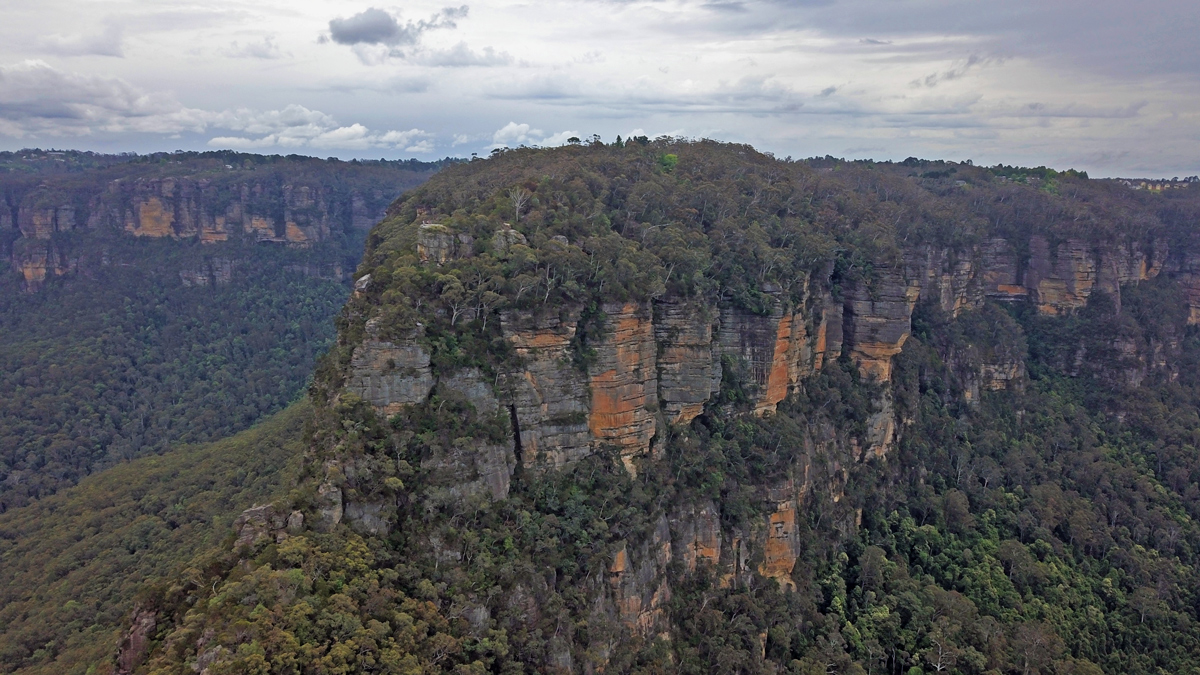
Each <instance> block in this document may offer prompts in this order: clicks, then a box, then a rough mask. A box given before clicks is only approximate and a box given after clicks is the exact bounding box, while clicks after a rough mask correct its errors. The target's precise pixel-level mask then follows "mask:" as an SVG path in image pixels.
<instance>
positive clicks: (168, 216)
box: [0, 153, 433, 290]
mask: <svg viewBox="0 0 1200 675" xmlns="http://www.w3.org/2000/svg"><path fill="white" fill-rule="evenodd" d="M171 157H172V159H171V160H170V161H149V160H151V159H152V158H144V159H139V158H137V157H132V158H128V159H124V160H123V161H115V160H114V161H112V162H110V163H109V164H110V165H109V166H105V167H102V168H98V169H95V170H94V171H91V172H84V173H82V174H67V175H60V174H52V175H46V176H38V175H37V174H36V173H34V174H32V175H24V174H17V175H14V174H11V173H9V174H0V187H3V191H4V201H5V203H4V205H5V206H6V207H7V209H5V211H6V212H5V213H4V214H3V217H0V234H3V235H5V238H4V239H3V241H4V242H5V244H6V245H7V244H8V242H11V241H12V240H13V238H15V239H16V240H17V244H19V245H16V244H14V245H12V246H11V247H8V246H6V249H7V250H5V254H6V255H10V257H11V260H12V263H13V266H14V267H15V268H16V269H18V270H19V271H20V272H21V274H22V276H23V277H24V280H25V285H26V287H27V288H28V289H30V290H34V289H36V288H37V287H38V286H39V285H40V284H41V283H43V282H44V280H45V279H46V278H47V277H54V276H61V275H64V274H68V273H72V272H76V271H80V267H79V265H78V264H66V263H60V262H57V261H60V260H68V259H69V260H72V261H75V262H76V263H80V264H82V265H83V270H84V271H86V270H87V269H88V268H89V267H95V266H97V265H101V264H108V262H106V261H105V259H104V258H103V256H91V255H88V254H90V253H92V252H94V249H95V240H97V239H101V240H103V239H111V238H114V237H134V238H148V239H167V240H177V241H181V242H198V243H200V244H203V245H205V247H206V248H209V247H216V248H220V247H219V246H217V245H218V244H222V243H225V242H232V243H247V244H254V243H261V244H264V245H271V244H275V245H284V246H287V247H291V248H301V249H307V248H311V247H313V246H320V245H329V244H330V243H331V242H332V243H333V245H335V246H336V245H339V240H340V239H342V238H344V237H349V238H350V239H361V237H362V236H365V233H366V230H367V229H368V228H369V227H370V226H371V225H373V224H374V223H376V222H378V220H379V219H380V218H381V217H382V216H383V215H384V211H385V209H386V207H387V205H388V203H389V202H390V201H391V200H392V199H394V198H395V197H396V196H397V195H398V194H399V193H400V192H401V191H402V190H403V189H404V188H405V187H410V186H412V185H415V184H417V183H419V182H420V181H421V180H422V179H423V178H424V177H425V176H426V175H427V174H428V172H429V169H430V168H433V167H419V166H418V167H413V168H414V169H417V170H416V171H408V170H406V169H404V168H402V167H391V166H388V165H387V164H384V165H379V166H373V165H367V164H342V163H339V162H333V163H332V165H330V166H326V163H325V162H321V161H313V160H306V159H303V158H289V159H284V158H258V157H255V158H254V159H249V157H250V156H245V157H243V156H240V155H235V156H231V157H229V158H227V160H225V161H230V162H231V163H230V164H225V161H223V160H220V159H218V158H215V157H212V156H210V155H203V154H202V155H197V154H196V153H177V154H175V155H172V156H171ZM159 159H161V157H160V158H159ZM264 160H265V161H264ZM422 169H424V171H421V170H422ZM335 172H336V173H337V176H336V178H335V177H334V176H333V175H332V174H333V173H335ZM92 258H96V259H95V260H93V259H92ZM185 272H187V271H186V270H185ZM326 273H327V272H323V274H326ZM189 274H190V272H189ZM186 276H187V274H185V277H186Z"/></svg>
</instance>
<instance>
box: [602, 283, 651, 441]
mask: <svg viewBox="0 0 1200 675" xmlns="http://www.w3.org/2000/svg"><path fill="white" fill-rule="evenodd" d="M604 311H605V313H606V314H607V316H608V320H607V321H606V325H605V327H604V338H603V340H601V342H600V343H599V344H597V345H596V362H595V364H593V366H592V367H591V368H589V373H590V379H589V382H588V384H589V386H590V388H591V394H592V397H591V405H590V406H589V410H588V430H589V431H590V432H591V434H592V438H593V439H595V442H596V443H598V444H611V445H615V446H617V447H618V448H620V450H621V453H622V454H623V455H633V454H641V453H643V452H645V451H646V449H648V448H649V447H650V441H651V439H653V438H654V434H655V432H656V429H657V427H656V419H655V418H656V416H655V412H656V411H657V409H658V401H657V400H656V399H657V392H658V372H657V368H656V367H655V366H656V364H655V359H656V356H657V346H656V344H655V342H654V326H653V323H652V322H651V316H650V310H649V308H647V307H643V306H639V305H636V304H625V305H605V306H604Z"/></svg>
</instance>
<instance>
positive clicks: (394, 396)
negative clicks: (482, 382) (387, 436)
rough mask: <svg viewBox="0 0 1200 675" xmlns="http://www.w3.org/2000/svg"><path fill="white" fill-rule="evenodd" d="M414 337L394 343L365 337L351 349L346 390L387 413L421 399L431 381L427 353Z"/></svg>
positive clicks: (427, 390) (371, 331)
mask: <svg viewBox="0 0 1200 675" xmlns="http://www.w3.org/2000/svg"><path fill="white" fill-rule="evenodd" d="M374 332H375V331H373V330H370V329H368V334H371V333H374ZM418 338H419V334H417V333H415V332H414V333H413V334H411V335H410V336H409V337H408V338H406V339H404V340H401V341H398V342H391V341H387V340H381V339H378V338H377V337H370V338H368V339H367V340H366V341H365V342H363V343H362V344H361V345H359V346H358V348H357V349H355V350H354V356H353V358H352V359H351V361H350V374H349V380H348V382H347V384H346V389H347V390H348V391H350V392H351V393H354V394H356V395H358V396H359V397H361V398H362V399H363V400H364V401H367V402H368V403H370V404H371V405H373V406H375V408H377V409H378V410H380V411H381V412H382V413H383V414H384V415H388V416H390V415H394V414H396V413H397V412H399V411H400V410H401V408H403V407H404V406H406V405H411V404H413V403H420V402H421V401H424V400H425V399H426V398H427V397H428V396H429V392H430V391H432V390H433V384H434V380H433V372H432V370H431V369H430V367H429V352H428V351H426V349H425V347H424V346H423V345H422V344H421V343H420V340H419V339H418Z"/></svg>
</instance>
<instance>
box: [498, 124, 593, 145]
mask: <svg viewBox="0 0 1200 675" xmlns="http://www.w3.org/2000/svg"><path fill="white" fill-rule="evenodd" d="M578 135H579V132H578V131H560V132H558V133H556V134H550V135H549V136H547V135H545V133H544V132H542V130H541V129H534V128H533V127H531V126H529V125H528V124H517V123H516V122H509V123H508V124H506V125H504V126H503V127H501V128H500V129H497V130H496V132H495V133H493V134H492V145H491V146H490V147H492V148H501V147H511V146H514V145H537V146H555V145H563V144H564V143H566V142H567V139H568V138H571V137H573V136H578Z"/></svg>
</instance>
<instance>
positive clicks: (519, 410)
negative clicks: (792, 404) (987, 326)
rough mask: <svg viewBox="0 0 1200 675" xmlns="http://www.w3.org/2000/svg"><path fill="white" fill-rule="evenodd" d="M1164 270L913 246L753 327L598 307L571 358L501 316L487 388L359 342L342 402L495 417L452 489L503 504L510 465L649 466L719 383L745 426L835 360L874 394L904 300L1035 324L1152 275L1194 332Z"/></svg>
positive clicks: (447, 236)
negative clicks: (497, 442)
mask: <svg viewBox="0 0 1200 675" xmlns="http://www.w3.org/2000/svg"><path fill="white" fill-rule="evenodd" d="M523 242H524V237H523V236H522V235H520V233H518V232H516V231H515V230H512V229H511V228H509V227H502V228H500V229H498V230H496V231H495V232H494V233H493V235H492V240H491V242H490V244H491V249H492V252H493V253H498V254H502V253H503V252H506V251H509V250H511V248H512V247H513V246H516V245H519V244H522V243H523ZM554 245H560V244H554ZM561 245H566V244H561ZM473 247H474V242H473V240H472V239H470V238H469V237H467V238H464V235H461V234H460V233H456V232H454V231H453V230H452V229H451V228H449V227H447V226H445V225H441V224H435V223H423V224H420V225H418V226H417V252H418V254H419V256H420V258H421V260H423V261H425V262H426V263H427V264H444V263H446V262H448V261H450V260H453V259H455V258H460V257H463V256H466V255H473V254H474V248H473ZM1165 256H1166V246H1165V245H1164V244H1161V243H1158V242H1153V243H1148V244H1147V243H1137V242H1125V243H1122V244H1120V245H1111V246H1099V245H1093V244H1088V243H1086V242H1083V241H1082V240H1074V239H1071V240H1066V241H1063V242H1059V243H1057V244H1053V245H1052V244H1051V243H1050V242H1049V241H1048V240H1046V239H1044V238H1040V237H1033V238H1031V240H1030V241H1029V242H1026V244H1025V245H1024V246H1021V247H1016V246H1013V245H1012V244H1011V243H1010V242H1008V241H1006V240H1004V239H1000V238H995V239H991V240H988V241H986V242H984V243H983V244H981V245H980V246H978V247H976V248H973V249H966V250H953V251H952V250H948V249H938V248H931V247H927V246H926V247H917V248H913V249H910V250H908V251H906V252H905V253H904V255H903V257H902V261H901V262H900V263H899V264H897V265H895V266H892V267H880V268H877V269H876V271H875V273H874V274H873V275H871V277H870V278H869V279H865V280H856V281H850V282H845V281H844V282H842V283H841V286H842V288H841V297H840V299H839V300H835V299H834V297H833V291H832V287H833V281H832V280H831V279H828V278H827V279H820V278H818V279H816V281H811V280H808V279H805V280H803V281H802V284H801V288H802V289H803V291H802V292H800V293H798V294H797V295H798V296H799V297H798V298H797V297H792V296H788V297H785V296H784V295H783V294H782V292H781V291H780V289H778V288H775V287H770V285H768V287H765V288H764V291H765V292H766V293H767V294H768V295H770V296H771V297H772V298H773V299H772V304H771V309H770V311H768V312H766V313H755V312H751V311H749V310H747V309H744V308H741V307H737V306H733V305H728V304H716V303H714V304H708V303H706V302H704V301H702V300H699V299H680V298H669V297H668V298H659V299H657V300H655V301H654V302H653V303H636V302H631V303H623V304H607V305H604V306H603V307H602V309H603V311H604V314H605V316H606V317H607V318H606V320H605V321H604V322H602V323H603V325H602V326H600V327H599V329H598V330H597V331H596V333H597V334H596V335H589V336H588V344H587V347H586V348H587V349H588V350H590V351H589V354H590V356H588V357H587V358H586V359H585V358H582V357H581V355H580V354H577V353H576V352H575V350H576V349H578V348H579V347H578V346H576V345H573V339H574V338H575V335H576V331H577V330H578V324H579V321H580V315H581V308H578V307H576V308H564V309H562V310H560V312H559V314H546V315H543V314H534V313H529V312H515V311H508V312H505V313H504V314H503V315H502V317H501V327H502V332H503V335H504V336H505V338H506V339H507V340H508V341H509V343H510V344H511V345H512V347H513V348H514V351H515V352H516V355H517V357H518V358H517V359H516V361H515V362H514V363H519V364H520V365H519V366H518V367H516V368H515V369H510V370H508V371H507V372H502V373H500V374H499V375H498V376H497V377H496V378H495V379H494V381H493V382H482V381H481V380H480V379H479V377H478V376H477V375H465V374H448V375H445V376H442V375H440V374H438V373H433V372H431V370H430V367H429V356H428V353H427V352H426V351H425V350H424V348H423V347H422V346H421V345H420V341H419V339H417V338H416V337H414V338H412V339H410V340H407V341H402V342H384V341H380V340H378V339H377V338H368V339H367V340H366V341H365V342H364V343H363V344H362V345H360V346H359V347H358V349H357V350H356V351H355V354H354V357H353V361H352V364H351V376H350V380H349V386H348V389H349V390H350V391H352V392H354V393H356V394H358V395H360V396H362V397H363V398H364V399H365V400H367V401H369V402H371V403H372V404H373V405H375V406H376V407H377V408H378V409H379V410H380V411H381V412H382V413H384V414H388V415H390V414H394V413H395V412H397V411H398V410H399V409H400V408H401V407H402V406H404V405H408V404H412V403H418V402H420V401H423V400H425V398H426V397H428V395H429V394H430V392H431V390H432V388H433V386H434V384H435V381H437V380H438V378H439V377H442V378H443V381H442V385H441V386H442V387H443V389H445V391H447V392H457V394H456V395H459V396H462V397H464V398H466V399H468V400H470V401H471V402H472V404H473V405H474V406H475V407H476V409H477V410H480V411H487V412H488V413H491V412H495V411H500V412H501V413H508V415H509V416H510V418H511V423H512V428H513V430H514V437H513V439H512V447H511V448H510V449H509V448H504V449H502V448H496V447H487V448H473V449H459V450H456V451H455V452H456V453H458V454H456V456H457V457H459V459H462V460H463V461H464V462H465V466H468V467H474V468H471V469H469V470H468V471H467V473H468V474H470V477H468V478H465V479H464V480H463V481H462V482H461V485H462V490H463V491H464V494H475V493H490V494H493V495H499V494H506V493H507V483H506V482H505V481H506V480H507V476H509V475H511V466H512V465H513V462H515V463H518V464H523V465H524V466H527V467H531V468H534V469H535V470H541V469H545V468H554V467H563V466H566V465H568V464H571V463H573V462H575V461H578V460H579V459H581V458H583V457H585V456H587V455H589V454H591V453H593V452H595V451H597V450H598V449H599V448H601V447H604V446H614V447H616V448H617V449H618V451H619V452H620V454H621V455H622V457H624V458H626V460H627V461H626V464H627V466H629V467H630V469H631V470H633V468H634V466H635V465H634V463H632V461H630V460H631V459H632V458H635V457H638V456H640V455H646V454H648V453H651V452H652V451H653V448H652V445H653V444H654V439H655V438H656V437H657V436H658V435H659V434H660V433H661V432H663V431H665V426H666V425H669V424H675V425H686V424H688V423H690V422H691V421H692V420H694V419H695V418H696V417H698V416H699V415H701V414H702V413H704V411H705V410H706V408H707V407H709V406H710V405H712V402H713V400H714V397H715V396H716V394H717V393H718V392H719V391H720V390H721V387H722V378H723V377H725V376H726V374H728V375H729V376H732V377H735V378H738V379H739V382H738V383H737V385H738V387H739V388H740V389H741V391H743V392H744V393H745V394H746V396H747V397H748V399H749V402H750V404H751V408H752V410H753V412H754V413H756V414H767V413H771V412H773V411H774V410H775V409H776V407H777V406H778V405H779V403H780V402H782V401H783V400H784V399H785V398H786V397H787V396H788V395H789V394H791V393H793V392H795V391H797V390H798V389H799V388H800V387H802V386H803V382H804V380H805V378H807V377H809V376H811V375H812V374H813V373H815V372H817V371H819V370H820V369H821V368H823V367H825V366H826V365H827V364H828V363H830V362H832V361H833V360H836V359H837V358H838V357H839V356H841V355H842V354H843V353H845V354H847V355H848V356H849V357H850V359H851V360H852V361H853V362H854V363H855V364H856V365H857V366H858V368H859V370H860V372H861V373H862V375H863V376H865V377H870V378H874V379H875V380H877V381H878V382H880V383H883V384H886V383H888V382H889V381H890V380H891V377H892V362H893V359H894V358H895V357H896V355H897V354H899V353H900V351H901V350H902V349H903V348H904V345H905V343H906V341H907V340H908V338H909V336H910V334H911V332H912V313H913V310H914V308H915V306H916V304H917V303H918V302H920V301H925V302H930V303H932V304H934V305H936V306H937V307H939V308H940V309H941V310H942V311H944V312H946V313H948V314H950V315H952V316H957V315H959V314H961V313H962V312H964V311H967V310H970V309H973V308H978V307H980V306H981V304H982V302H983V300H984V299H985V297H990V298H993V299H998V300H1003V301H1009V302H1011V301H1028V302H1031V303H1033V304H1034V305H1035V306H1036V307H1037V308H1038V310H1039V311H1040V312H1042V313H1046V314H1062V313H1066V312H1071V311H1074V310H1075V309H1077V308H1079V307H1081V306H1082V305H1083V304H1084V303H1086V302H1087V299H1088V297H1090V295H1091V294H1092V293H1093V292H1096V291H1104V292H1107V293H1110V294H1112V295H1114V296H1115V297H1116V299H1117V301H1118V302H1119V294H1120V285H1121V284H1123V283H1137V282H1138V281H1142V280H1145V279H1149V278H1151V277H1153V276H1154V275H1156V274H1158V273H1160V272H1162V271H1164V270H1165V271H1167V272H1170V273H1173V274H1177V275H1178V276H1179V278H1180V279H1181V280H1182V281H1183V282H1184V287H1185V291H1186V292H1187V293H1188V294H1189V295H1188V297H1189V298H1192V301H1191V302H1192V307H1193V315H1192V321H1193V322H1196V321H1198V320H1200V319H1198V318H1197V317H1200V257H1197V259H1196V260H1189V261H1182V262H1177V263H1175V264H1174V265H1173V266H1172V265H1169V264H1167V263H1166V262H1165V261H1164V258H1165ZM829 274H832V268H831V269H830V270H829V271H827V272H826V275H829ZM364 279H365V278H364ZM362 283H363V284H364V285H365V284H366V283H369V281H364V282H362ZM810 284H811V286H812V288H810ZM1187 289H1190V290H1187ZM368 333H370V331H368ZM960 356H961V357H962V358H963V359H964V361H963V363H964V364H966V363H968V362H969V366H968V365H964V366H963V368H962V369H960V371H961V380H962V384H963V386H964V387H965V389H966V393H965V396H966V398H967V399H968V400H971V401H977V400H979V397H980V396H981V394H982V392H984V391H988V390H996V389H1003V388H1007V387H1009V386H1012V384H1013V383H1014V382H1019V381H1021V380H1022V379H1023V377H1024V366H1023V359H1022V357H1021V355H1019V354H998V353H997V354H992V353H989V354H970V355H960ZM585 361H586V363H587V365H586V367H585V366H583V365H581V364H582V363H584V362H585ZM730 384H733V383H730ZM876 408H877V409H876V411H875V412H874V413H873V414H872V415H871V416H870V417H869V419H868V420H867V424H866V428H865V431H864V434H863V437H862V438H861V439H858V441H857V442H858V443H859V444H860V445H859V447H860V448H861V450H860V451H859V452H858V454H859V455H860V456H862V455H865V456H881V455H885V454H886V453H887V451H888V449H889V448H890V447H891V446H892V444H893V443H894V441H895V438H896V436H897V434H899V433H901V429H900V427H899V426H898V423H897V420H896V419H895V413H894V407H893V404H892V400H891V397H890V394H888V393H887V392H885V393H884V394H882V395H881V397H880V398H879V400H877V401H876ZM506 453H510V454H506ZM510 455H511V459H510ZM439 461H441V460H439Z"/></svg>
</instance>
